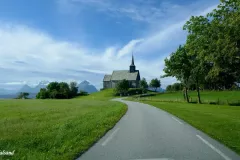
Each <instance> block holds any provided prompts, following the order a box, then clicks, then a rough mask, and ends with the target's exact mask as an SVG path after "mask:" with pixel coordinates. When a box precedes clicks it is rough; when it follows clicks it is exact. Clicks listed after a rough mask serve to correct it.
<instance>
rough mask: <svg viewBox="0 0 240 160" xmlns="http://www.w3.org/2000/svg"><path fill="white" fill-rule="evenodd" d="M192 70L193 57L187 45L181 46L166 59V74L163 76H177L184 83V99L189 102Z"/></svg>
mask: <svg viewBox="0 0 240 160" xmlns="http://www.w3.org/2000/svg"><path fill="white" fill-rule="evenodd" d="M191 70H192V63H191V57H190V56H189V55H188V54H187V51H186V48H185V46H181V45H180V46H179V48H178V49H177V51H176V52H173V53H172V54H171V55H170V58H169V59H167V58H166V59H165V68H164V69H163V71H164V72H165V75H163V76H162V77H176V78H177V80H179V81H180V82H181V83H182V84H184V99H186V100H187V102H189V96H188V86H189V82H190V76H191Z"/></svg>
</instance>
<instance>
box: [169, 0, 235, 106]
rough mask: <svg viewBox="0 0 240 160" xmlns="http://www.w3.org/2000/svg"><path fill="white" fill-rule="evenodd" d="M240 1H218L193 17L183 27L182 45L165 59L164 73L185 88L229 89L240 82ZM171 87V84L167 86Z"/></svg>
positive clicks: (199, 100)
mask: <svg viewBox="0 0 240 160" xmlns="http://www.w3.org/2000/svg"><path fill="white" fill-rule="evenodd" d="M239 26H240V1H239V0H221V2H220V4H219V5H218V7H217V8H216V9H214V10H213V11H212V12H210V13H208V14H207V15H206V16H192V17H191V18H190V19H189V20H188V21H187V22H186V24H185V25H184V26H183V29H184V30H185V31H187V33H188V35H187V40H186V42H185V44H184V45H180V46H179V48H178V49H177V50H176V51H175V52H173V53H172V54H171V55H170V58H166V59H165V68H164V71H165V73H166V74H165V75H164V77H167V76H172V77H176V78H177V80H179V81H180V82H181V83H183V85H184V87H185V97H186V98H188V95H187V90H188V88H189V87H190V86H191V87H193V86H194V87H195V88H196V90H197V94H198V102H199V103H201V99H200V92H199V91H200V89H218V90H224V89H230V88H232V86H233V85H235V83H236V82H239V81H240V36H239V35H240V28H239ZM168 89H170V87H169V88H168Z"/></svg>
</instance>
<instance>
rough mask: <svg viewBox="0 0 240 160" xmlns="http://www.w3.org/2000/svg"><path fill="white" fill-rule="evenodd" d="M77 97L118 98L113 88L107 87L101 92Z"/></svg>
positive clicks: (87, 98)
mask: <svg viewBox="0 0 240 160" xmlns="http://www.w3.org/2000/svg"><path fill="white" fill-rule="evenodd" d="M76 98H77V99H86V100H96V99H97V100H110V99H112V98H116V97H114V95H113V89H105V90H103V91H100V92H95V93H92V94H90V95H88V96H79V97H76Z"/></svg>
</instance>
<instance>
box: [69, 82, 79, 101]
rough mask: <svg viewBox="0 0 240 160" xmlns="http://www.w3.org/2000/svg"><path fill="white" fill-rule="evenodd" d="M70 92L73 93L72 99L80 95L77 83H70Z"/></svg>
mask: <svg viewBox="0 0 240 160" xmlns="http://www.w3.org/2000/svg"><path fill="white" fill-rule="evenodd" d="M70 92H71V97H75V96H77V94H78V87H77V82H71V83H70Z"/></svg>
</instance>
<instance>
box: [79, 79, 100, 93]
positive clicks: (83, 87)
mask: <svg viewBox="0 0 240 160" xmlns="http://www.w3.org/2000/svg"><path fill="white" fill-rule="evenodd" d="M81 90H82V91H85V92H88V93H94V92H98V90H97V88H96V87H95V86H94V85H92V84H90V83H89V82H88V81H82V82H81V83H80V84H79V85H78V91H81Z"/></svg>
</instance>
